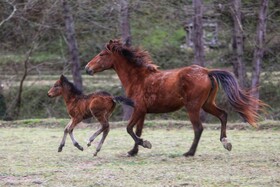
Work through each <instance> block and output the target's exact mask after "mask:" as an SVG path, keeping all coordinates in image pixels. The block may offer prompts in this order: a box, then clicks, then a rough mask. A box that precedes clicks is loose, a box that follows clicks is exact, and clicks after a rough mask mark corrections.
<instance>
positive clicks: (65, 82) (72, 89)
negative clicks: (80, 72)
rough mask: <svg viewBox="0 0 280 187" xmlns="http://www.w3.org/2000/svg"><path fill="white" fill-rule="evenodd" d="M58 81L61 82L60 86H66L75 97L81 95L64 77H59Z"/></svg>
mask: <svg viewBox="0 0 280 187" xmlns="http://www.w3.org/2000/svg"><path fill="white" fill-rule="evenodd" d="M60 80H61V81H62V84H66V85H67V86H68V87H69V89H70V91H71V93H73V94H75V95H82V94H83V92H82V91H81V90H80V89H78V88H77V87H76V86H75V85H74V84H73V83H72V82H70V81H69V80H68V79H67V78H66V77H65V76H63V75H61V77H60Z"/></svg>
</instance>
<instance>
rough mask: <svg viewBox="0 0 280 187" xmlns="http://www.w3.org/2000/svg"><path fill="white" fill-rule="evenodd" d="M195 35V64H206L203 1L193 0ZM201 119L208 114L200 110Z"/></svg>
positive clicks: (203, 120)
mask: <svg viewBox="0 0 280 187" xmlns="http://www.w3.org/2000/svg"><path fill="white" fill-rule="evenodd" d="M193 9H194V16H193V35H192V37H193V38H192V41H193V46H194V62H193V63H194V64H197V65H200V66H203V67H204V66H205V54H204V42H203V23H202V1H201V0H193ZM199 115H200V120H201V121H202V122H206V120H207V114H206V112H205V111H204V110H202V109H201V110H200V114H199Z"/></svg>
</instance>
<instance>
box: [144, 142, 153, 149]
mask: <svg viewBox="0 0 280 187" xmlns="http://www.w3.org/2000/svg"><path fill="white" fill-rule="evenodd" d="M142 146H143V147H145V148H148V149H151V148H152V144H151V143H150V142H149V141H147V140H144V141H143V144H142Z"/></svg>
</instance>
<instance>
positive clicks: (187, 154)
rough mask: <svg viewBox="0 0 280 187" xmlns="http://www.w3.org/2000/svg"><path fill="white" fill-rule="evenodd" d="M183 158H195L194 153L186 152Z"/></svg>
mask: <svg viewBox="0 0 280 187" xmlns="http://www.w3.org/2000/svg"><path fill="white" fill-rule="evenodd" d="M183 156H185V157H190V156H194V153H190V152H186V153H184V154H183Z"/></svg>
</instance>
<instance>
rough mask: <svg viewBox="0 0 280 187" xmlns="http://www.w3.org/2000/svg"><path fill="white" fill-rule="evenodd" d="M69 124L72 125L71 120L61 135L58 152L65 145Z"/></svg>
mask: <svg viewBox="0 0 280 187" xmlns="http://www.w3.org/2000/svg"><path fill="white" fill-rule="evenodd" d="M71 124H72V120H71V121H70V122H69V123H68V124H67V125H66V127H65V129H64V134H63V137H62V140H61V142H60V145H59V147H58V152H61V151H62V149H63V147H64V145H65V141H66V137H67V134H68V126H70V125H71Z"/></svg>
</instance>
